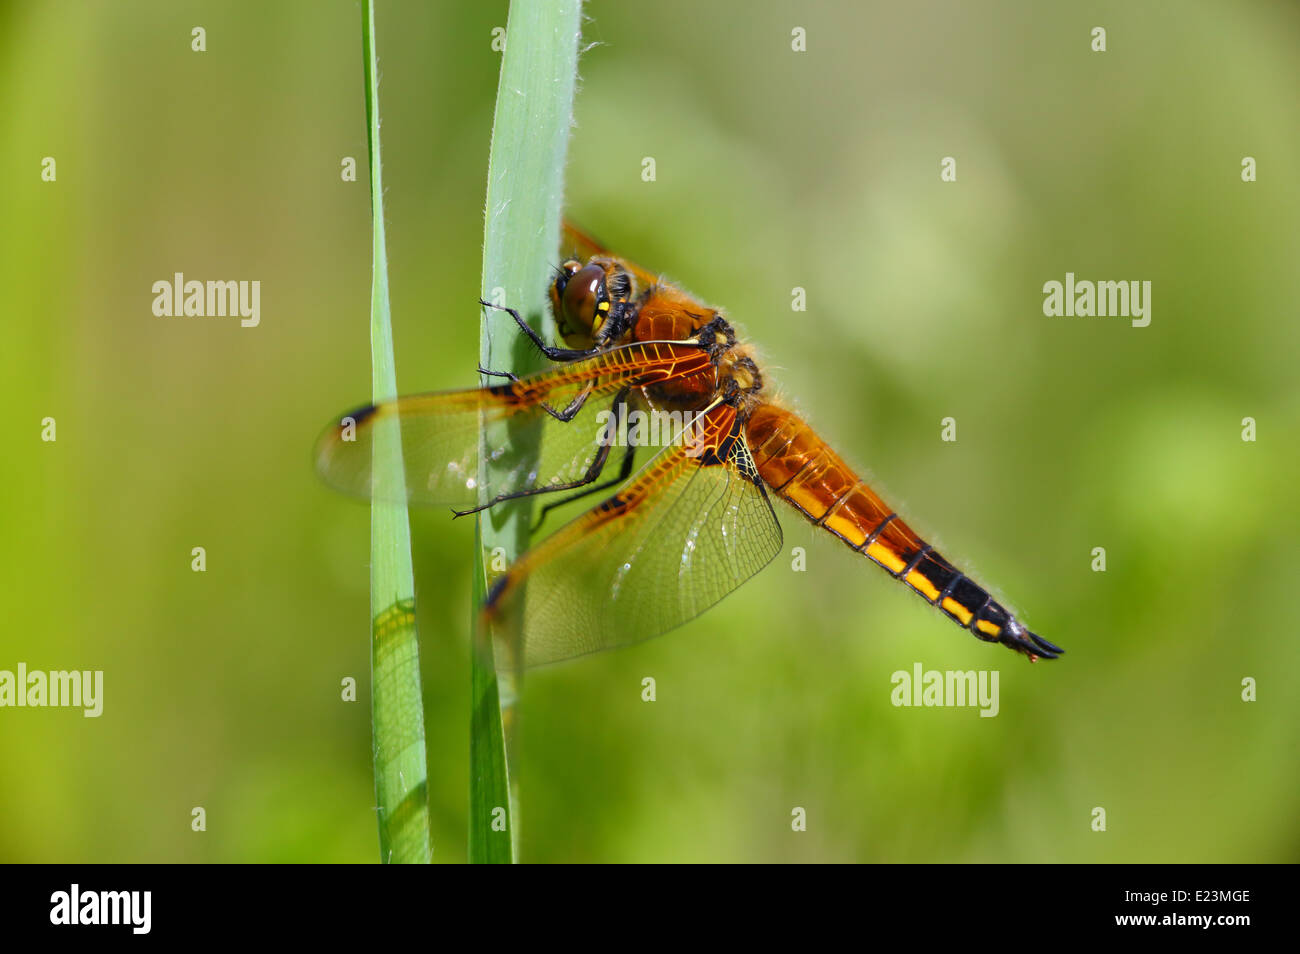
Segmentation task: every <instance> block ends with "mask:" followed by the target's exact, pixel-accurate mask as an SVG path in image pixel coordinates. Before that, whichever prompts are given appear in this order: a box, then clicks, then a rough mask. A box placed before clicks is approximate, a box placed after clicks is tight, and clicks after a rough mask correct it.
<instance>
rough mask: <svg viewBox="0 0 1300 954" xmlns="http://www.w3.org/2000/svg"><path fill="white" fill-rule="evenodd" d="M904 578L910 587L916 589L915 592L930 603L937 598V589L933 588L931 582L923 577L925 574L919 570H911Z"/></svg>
mask: <svg viewBox="0 0 1300 954" xmlns="http://www.w3.org/2000/svg"><path fill="white" fill-rule="evenodd" d="M905 579H906V580H907V582H908V583H909V584H910V585H911V587H912V588H913V589H914V590H916V592H918V593H920V594H921V595H922V596H924V597H925V598H926V599H927V600H929V601H930V602H931V603H933V602H934V601H935V599H937V598H938V596H939V591H938V590H937V589H936V588H935V585H934V584H933V583H931V582H930V581H929V580H927V579H926V578H925V574H923V573H922V572H921V571H920V570H913V571H912V572H911V573H909V574H907V576H906V577H905Z"/></svg>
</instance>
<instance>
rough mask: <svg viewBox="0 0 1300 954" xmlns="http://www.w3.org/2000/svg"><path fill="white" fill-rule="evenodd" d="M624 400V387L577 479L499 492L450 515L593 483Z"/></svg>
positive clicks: (465, 514)
mask: <svg viewBox="0 0 1300 954" xmlns="http://www.w3.org/2000/svg"><path fill="white" fill-rule="evenodd" d="M579 397H580V398H582V400H583V401H586V394H585V393H584V394H581V395H579ZM576 400H577V399H575V403H576ZM626 402H627V390H626V389H625V390H623V391H620V392H619V394H618V396H617V397H616V398H614V414H613V416H612V417H611V418H610V423H609V424H607V425H606V430H605V439H604V440H602V441H601V442H600V449H599V450H598V451H596V457H595V459H594V460H592V462H591V464H590V466H588V467H587V471H586V473H584V474H583V475H582V476H581V477H579V478H578V479H577V480H568V481H565V482H564V483H560V484H549V485H547V486H545V487H529V488H527V489H525V490H516V491H515V492H514V493H509V494H499V495H498V496H496V497H494V498H493V499H492V500H489V501H488V502H487V503H485V504H479V505H478V506H477V507H470V508H469V509H468V510H456V509H454V508H453V509H452V511H451V512H452V516H453V517H467V516H469V515H470V514H472V513H478V512H479V511H480V510H487V509H488V508H489V507H495V506H496V505H497V504H499V503H504V502H505V501H507V500H517V499H519V498H520V497H532V496H534V495H535V494H550V493H556V492H558V491H561V490H577V489H578V488H579V487H586V486H587V485H588V484H593V483H595V482H596V480H597V479H599V477H600V472H601V471H602V470H604V469H605V464H606V463H607V462H608V461H609V449H610V447H612V446H613V443H614V442H613V439H612V437H613V435H614V433H615V428H616V427H617V422H618V419H619V417H620V416H621V414H622V411H621V410H620V409H621V408H623V407H625V406H626ZM579 407H581V405H579ZM570 408H572V405H570ZM547 410H548V411H550V412H551V414H552V415H554V416H556V417H559V415H560V414H561V413H563V412H560V411H555V410H554V409H553V408H547ZM566 410H567V409H566ZM577 413H578V412H577V410H576V409H575V410H573V412H572V414H571V415H570V419H571V418H572V416H573V414H577ZM560 420H565V418H563V417H560ZM625 466H627V465H625Z"/></svg>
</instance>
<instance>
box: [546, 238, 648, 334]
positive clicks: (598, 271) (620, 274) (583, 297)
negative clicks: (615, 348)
mask: <svg viewBox="0 0 1300 954" xmlns="http://www.w3.org/2000/svg"><path fill="white" fill-rule="evenodd" d="M631 291H632V281H631V278H630V277H629V276H628V273H627V269H625V268H623V266H622V265H620V264H618V263H617V262H614V261H611V260H609V259H595V258H593V259H592V260H591V261H590V262H588V263H587V264H586V265H583V264H582V263H581V262H579V261H576V260H574V259H570V260H569V261H567V262H565V263H564V264H563V265H561V266H560V268H559V270H558V271H557V273H556V276H555V281H554V282H552V283H551V313H552V314H553V315H554V316H555V324H556V326H557V327H558V328H559V330H560V334H561V335H563V336H564V340H565V342H567V343H568V344H569V346H570V347H574V348H587V347H591V345H592V344H593V343H595V342H606V341H617V340H618V339H619V338H621V337H622V335H623V332H624V331H626V330H627V321H626V315H625V313H626V312H627V306H628V299H629V298H630V297H631Z"/></svg>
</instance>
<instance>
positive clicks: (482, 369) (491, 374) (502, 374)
mask: <svg viewBox="0 0 1300 954" xmlns="http://www.w3.org/2000/svg"><path fill="white" fill-rule="evenodd" d="M478 373H479V374H486V375H487V376H488V377H490V378H506V379H508V380H510V381H518V380H519V375H517V374H512V373H510V372H509V371H489V370H488V369H487V368H485V367H483V366H482V365H479V369H478Z"/></svg>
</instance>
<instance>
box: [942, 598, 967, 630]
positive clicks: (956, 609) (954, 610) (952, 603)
mask: <svg viewBox="0 0 1300 954" xmlns="http://www.w3.org/2000/svg"><path fill="white" fill-rule="evenodd" d="M942 606H943V608H944V609H946V610H947V611H948V612H949V613H951V614H952V615H953V616H956V617H957V619H958V620H960V621H961V624H962V625H963V626H966V625H968V624H969V623H970V618H971V617H972V616H974V615H975V614H974V613H972V612H971V611H970V610H968V609H967V608H966V607H964V606H962V605H961V604H960V603H958V602H957V601H956V600H955V599H953V598H952V597H951V596H950V597H948V598H947V599H945V600H944V601H943V603H942Z"/></svg>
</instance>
